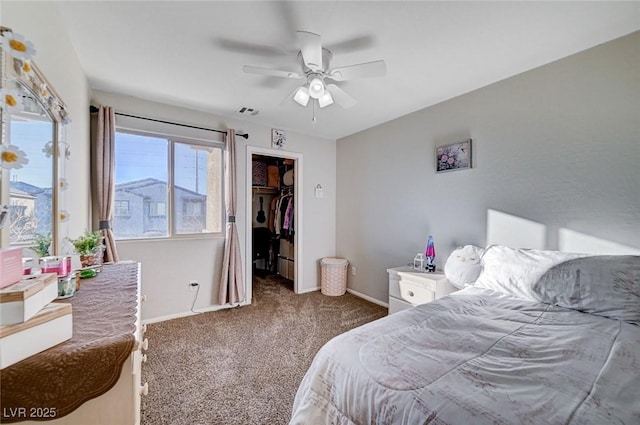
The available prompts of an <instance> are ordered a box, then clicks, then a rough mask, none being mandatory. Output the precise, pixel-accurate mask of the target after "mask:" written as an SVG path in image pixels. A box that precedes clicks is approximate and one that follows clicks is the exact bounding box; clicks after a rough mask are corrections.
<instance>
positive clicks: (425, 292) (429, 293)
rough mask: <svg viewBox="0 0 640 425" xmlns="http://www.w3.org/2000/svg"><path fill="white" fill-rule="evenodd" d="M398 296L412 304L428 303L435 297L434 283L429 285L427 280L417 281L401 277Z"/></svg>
mask: <svg viewBox="0 0 640 425" xmlns="http://www.w3.org/2000/svg"><path fill="white" fill-rule="evenodd" d="M432 287H433V290H432ZM400 296H401V298H402V299H403V300H405V301H408V302H410V303H411V304H412V305H418V304H424V303H429V302H431V301H433V300H434V299H435V298H436V291H435V285H430V284H429V283H427V282H421V283H418V282H413V281H411V280H408V279H401V280H400Z"/></svg>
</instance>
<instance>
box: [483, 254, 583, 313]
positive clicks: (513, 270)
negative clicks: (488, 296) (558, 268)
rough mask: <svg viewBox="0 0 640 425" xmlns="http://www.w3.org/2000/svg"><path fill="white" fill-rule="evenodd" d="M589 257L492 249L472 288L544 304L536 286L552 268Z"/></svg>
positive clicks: (484, 258) (484, 260) (485, 257)
mask: <svg viewBox="0 0 640 425" xmlns="http://www.w3.org/2000/svg"><path fill="white" fill-rule="evenodd" d="M586 256H588V254H575V253H566V252H560V251H546V250H535V249H519V248H509V247H507V246H501V245H492V246H490V247H489V248H487V249H486V250H485V252H484V255H483V256H482V273H481V274H480V277H479V278H478V280H477V281H476V282H475V283H474V285H473V286H478V287H481V288H487V289H492V290H494V291H498V292H502V293H504V294H509V295H513V296H516V297H518V298H522V299H525V300H531V301H541V299H540V296H539V295H537V294H536V293H535V292H534V291H533V286H534V285H535V284H536V282H538V280H540V278H541V277H542V275H544V274H545V273H546V272H547V271H548V270H549V269H551V268H552V267H553V266H555V265H557V264H560V263H562V262H565V261H568V260H573V259H574V258H581V257H586Z"/></svg>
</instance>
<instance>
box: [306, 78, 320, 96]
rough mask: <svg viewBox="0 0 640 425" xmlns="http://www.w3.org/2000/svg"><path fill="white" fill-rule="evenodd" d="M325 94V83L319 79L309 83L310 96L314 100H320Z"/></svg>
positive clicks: (313, 79)
mask: <svg viewBox="0 0 640 425" xmlns="http://www.w3.org/2000/svg"><path fill="white" fill-rule="evenodd" d="M323 94H324V83H323V82H322V80H321V79H320V78H318V77H313V78H312V79H311V81H309V96H311V97H313V98H314V99H320V98H321V97H322V95H323Z"/></svg>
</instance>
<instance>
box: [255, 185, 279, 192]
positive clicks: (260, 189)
mask: <svg viewBox="0 0 640 425" xmlns="http://www.w3.org/2000/svg"><path fill="white" fill-rule="evenodd" d="M278 190H279V189H278V188H277V187H266V186H253V191H254V192H255V193H278Z"/></svg>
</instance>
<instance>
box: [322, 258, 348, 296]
mask: <svg viewBox="0 0 640 425" xmlns="http://www.w3.org/2000/svg"><path fill="white" fill-rule="evenodd" d="M347 267H349V262H348V261H347V260H345V259H344V258H331V257H325V258H323V259H322V260H320V280H321V292H322V293H323V294H324V295H331V296H339V295H343V294H344V293H345V292H346V290H347Z"/></svg>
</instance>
